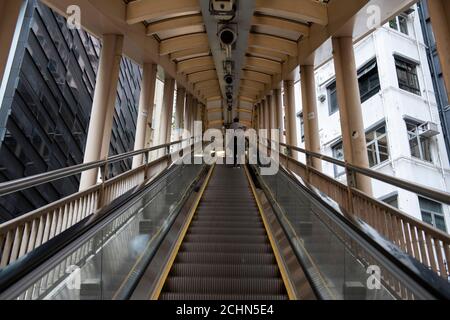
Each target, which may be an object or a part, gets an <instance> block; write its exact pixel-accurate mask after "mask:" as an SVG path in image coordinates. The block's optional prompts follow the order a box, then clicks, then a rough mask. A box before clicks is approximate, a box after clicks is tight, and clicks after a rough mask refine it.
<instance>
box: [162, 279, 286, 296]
mask: <svg viewBox="0 0 450 320" xmlns="http://www.w3.org/2000/svg"><path fill="white" fill-rule="evenodd" d="M261 280H262V279H252V278H247V279H242V278H237V279H236V278H187V277H170V278H169V279H168V280H167V282H166V291H169V292H186V293H197V294H199V293H200V294H240V293H242V292H245V293H248V294H272V295H277V294H283V293H285V288H284V285H283V281H282V280H281V279H279V278H269V279H263V280H264V281H261Z"/></svg>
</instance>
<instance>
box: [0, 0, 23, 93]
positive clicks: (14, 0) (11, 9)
mask: <svg viewBox="0 0 450 320" xmlns="http://www.w3.org/2000/svg"><path fill="white" fill-rule="evenodd" d="M23 4H24V2H23V1H21V0H2V1H0V12H1V18H0V85H1V82H2V79H3V76H4V73H5V70H6V65H7V63H8V59H9V54H10V52H11V49H14V48H13V47H12V46H13V40H14V35H15V34H16V30H17V22H18V20H19V15H20V11H21V9H22V6H23ZM5 81H6V80H5Z"/></svg>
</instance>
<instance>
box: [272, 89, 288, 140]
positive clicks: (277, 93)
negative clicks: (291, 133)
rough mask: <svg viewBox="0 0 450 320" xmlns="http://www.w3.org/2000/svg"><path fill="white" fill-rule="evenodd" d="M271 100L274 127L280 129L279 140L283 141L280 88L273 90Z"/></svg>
mask: <svg viewBox="0 0 450 320" xmlns="http://www.w3.org/2000/svg"><path fill="white" fill-rule="evenodd" d="M273 100H274V107H275V116H276V119H275V129H278V130H279V131H280V142H282V143H284V141H285V140H284V114H283V97H282V96H281V89H275V90H273Z"/></svg>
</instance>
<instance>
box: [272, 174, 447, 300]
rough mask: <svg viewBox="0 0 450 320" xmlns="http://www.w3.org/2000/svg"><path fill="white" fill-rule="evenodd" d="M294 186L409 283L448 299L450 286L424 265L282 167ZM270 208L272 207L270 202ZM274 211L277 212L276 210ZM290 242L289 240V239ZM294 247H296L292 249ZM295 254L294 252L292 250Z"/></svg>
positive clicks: (432, 294) (440, 297)
mask: <svg viewBox="0 0 450 320" xmlns="http://www.w3.org/2000/svg"><path fill="white" fill-rule="evenodd" d="M280 171H281V172H283V174H284V175H285V176H287V177H288V178H289V179H290V180H291V181H292V182H293V183H294V184H295V185H296V186H297V187H299V188H300V189H301V190H303V191H304V192H306V195H309V196H311V197H312V199H313V200H315V201H316V202H317V203H318V204H319V205H320V206H322V207H323V208H324V209H326V210H324V213H325V214H327V215H328V216H329V217H330V218H334V219H333V220H334V221H336V220H335V219H336V218H337V219H338V220H339V221H340V222H341V224H340V226H341V227H342V228H343V230H344V232H346V233H347V234H350V233H354V234H356V236H358V237H360V238H362V239H363V240H364V241H366V242H367V244H368V246H365V248H366V249H373V250H372V251H371V252H370V253H371V254H373V253H379V254H381V256H382V257H384V258H385V259H386V260H388V261H389V262H390V263H392V264H393V265H394V266H395V267H396V268H398V269H399V270H400V271H401V272H403V273H404V274H405V275H406V276H408V277H409V278H410V279H411V280H412V281H414V282H415V283H417V284H419V286H421V287H422V288H423V289H424V290H426V291H427V292H428V293H429V294H430V295H431V296H433V297H435V298H436V299H445V300H450V284H449V283H448V282H446V281H445V280H444V279H443V278H441V277H440V276H439V275H437V274H436V273H434V272H433V271H432V270H430V269H428V268H427V267H426V266H425V265H423V264H422V263H420V262H419V261H418V260H416V259H415V258H413V257H411V256H410V255H408V254H407V253H404V252H403V251H402V250H400V249H399V248H397V247H396V246H395V245H394V244H393V243H392V242H391V241H389V240H386V239H384V237H383V236H381V235H380V234H379V233H378V232H377V231H376V230H374V229H373V228H372V227H370V226H369V225H368V224H366V223H365V222H364V221H362V220H361V219H358V218H356V219H353V218H351V217H349V216H348V215H346V214H344V212H342V210H343V209H342V208H340V210H341V212H339V211H338V210H339V209H337V208H336V206H335V205H333V204H332V203H331V202H329V201H330V200H329V199H325V198H323V197H322V196H321V195H320V194H319V193H318V192H317V191H316V189H315V188H314V187H311V186H309V185H306V184H304V183H302V182H301V181H299V179H298V178H297V177H295V176H293V175H292V174H291V173H289V172H288V171H287V170H286V169H285V168H282V167H281V168H280ZM271 205H272V206H273V204H272V203H271ZM275 212H276V210H275ZM277 218H278V219H279V221H280V223H281V225H282V226H283V227H284V223H283V222H282V221H281V219H280V218H279V217H278V215H277ZM290 240H291V239H290ZM294 248H295V246H294ZM294 251H296V249H294Z"/></svg>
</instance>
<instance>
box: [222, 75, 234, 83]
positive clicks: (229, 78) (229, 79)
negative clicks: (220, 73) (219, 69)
mask: <svg viewBox="0 0 450 320" xmlns="http://www.w3.org/2000/svg"><path fill="white" fill-rule="evenodd" d="M224 80H225V83H226V84H227V85H231V84H233V76H232V75H231V74H226V75H225V77H224Z"/></svg>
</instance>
